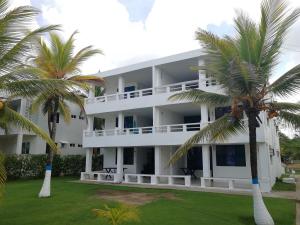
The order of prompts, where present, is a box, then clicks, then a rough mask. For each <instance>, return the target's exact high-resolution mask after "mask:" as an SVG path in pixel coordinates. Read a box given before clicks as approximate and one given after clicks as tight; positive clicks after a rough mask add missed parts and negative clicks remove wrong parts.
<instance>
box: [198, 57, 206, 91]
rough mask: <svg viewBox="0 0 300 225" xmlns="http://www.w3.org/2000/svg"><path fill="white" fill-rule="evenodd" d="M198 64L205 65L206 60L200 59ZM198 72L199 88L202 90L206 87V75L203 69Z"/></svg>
mask: <svg viewBox="0 0 300 225" xmlns="http://www.w3.org/2000/svg"><path fill="white" fill-rule="evenodd" d="M198 65H199V66H203V65H204V61H203V60H201V59H200V60H199V61H198ZM198 74H199V89H200V90H204V89H205V88H206V76H205V72H204V71H202V70H199V72H198Z"/></svg>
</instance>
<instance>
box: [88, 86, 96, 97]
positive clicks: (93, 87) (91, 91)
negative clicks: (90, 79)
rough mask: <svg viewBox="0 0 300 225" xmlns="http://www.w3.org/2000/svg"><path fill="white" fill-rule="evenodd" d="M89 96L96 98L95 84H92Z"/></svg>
mask: <svg viewBox="0 0 300 225" xmlns="http://www.w3.org/2000/svg"><path fill="white" fill-rule="evenodd" d="M88 97H89V98H94V97H95V85H93V84H90V90H89V95H88Z"/></svg>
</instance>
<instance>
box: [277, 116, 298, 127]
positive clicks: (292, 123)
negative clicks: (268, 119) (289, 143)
mask: <svg viewBox="0 0 300 225" xmlns="http://www.w3.org/2000/svg"><path fill="white" fill-rule="evenodd" d="M278 118H279V119H280V120H282V121H283V122H284V124H285V125H287V126H288V127H291V128H294V129H295V130H298V129H300V115H299V114H295V113H291V112H287V111H280V113H279V116H278Z"/></svg>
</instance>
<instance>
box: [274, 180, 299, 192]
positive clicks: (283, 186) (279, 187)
mask: <svg viewBox="0 0 300 225" xmlns="http://www.w3.org/2000/svg"><path fill="white" fill-rule="evenodd" d="M272 190H273V191H296V184H288V183H284V182H282V180H281V179H280V180H278V181H276V183H275V185H274V186H273V188H272Z"/></svg>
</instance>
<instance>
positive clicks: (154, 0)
mask: <svg viewBox="0 0 300 225" xmlns="http://www.w3.org/2000/svg"><path fill="white" fill-rule="evenodd" d="M18 1H22V0H18ZM24 1H28V0H24ZM30 2H31V4H32V5H33V6H35V7H37V8H39V9H41V11H42V14H41V15H40V16H39V17H38V23H39V24H40V25H44V24H62V26H63V28H64V32H63V33H62V35H64V36H65V37H67V36H68V35H70V34H71V33H72V32H73V31H74V30H78V31H79V32H80V33H79V35H77V45H78V47H84V46H86V45H90V44H92V45H94V46H95V47H97V48H101V49H102V50H103V51H104V53H105V55H104V56H99V57H97V58H95V59H93V60H91V61H90V62H89V63H87V64H86V65H84V71H86V72H87V73H94V72H97V71H98V70H100V69H101V70H102V71H103V70H107V69H110V68H114V67H119V66H124V65H128V64H132V63H136V62H139V61H143V60H148V59H151V58H156V57H162V56H166V55H170V54H174V53H179V52H183V51H188V50H193V49H196V48H200V46H199V44H198V43H197V41H195V36H194V33H195V31H196V29H197V28H198V27H201V28H202V29H207V30H209V31H211V32H214V33H215V34H217V35H220V36H222V35H224V34H227V35H232V34H233V33H234V29H233V27H232V23H233V22H232V21H233V18H234V15H235V9H237V8H241V9H243V10H245V11H246V12H247V13H248V14H249V15H250V16H251V17H252V18H254V19H255V20H258V18H259V4H260V0H251V1H249V0H239V1H236V0H227V1H220V0H209V1H207V0H176V1H174V0H85V1H84V3H85V4H82V2H81V1H70V0H30ZM290 2H291V3H292V4H293V6H300V1H299V0H291V1H290ZM216 6H218V7H216ZM297 30H300V23H298V24H297V25H295V27H294V28H293V29H292V30H291V32H290V35H289V37H288V38H287V39H286V43H285V49H283V50H284V52H283V56H282V60H281V64H280V65H279V66H278V68H277V70H276V71H275V72H274V73H275V74H280V73H282V72H284V71H286V70H287V69H289V68H291V67H292V66H293V65H295V64H298V63H300V52H299V51H300V43H299V40H300V34H299V32H297Z"/></svg>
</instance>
